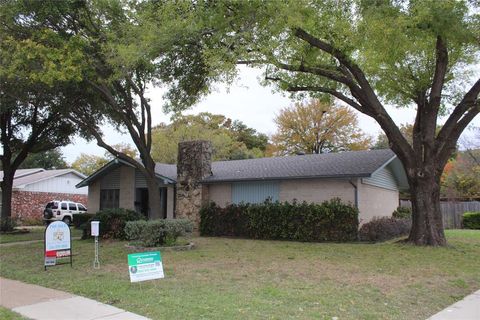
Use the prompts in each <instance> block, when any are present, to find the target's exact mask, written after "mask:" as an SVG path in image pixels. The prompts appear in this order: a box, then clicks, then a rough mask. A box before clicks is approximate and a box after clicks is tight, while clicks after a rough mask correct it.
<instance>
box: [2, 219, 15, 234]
mask: <svg viewBox="0 0 480 320" xmlns="http://www.w3.org/2000/svg"><path fill="white" fill-rule="evenodd" d="M16 226H17V220H16V219H15V218H12V217H2V218H0V231H4V232H5V231H7V232H8V231H13V229H15V227H16Z"/></svg>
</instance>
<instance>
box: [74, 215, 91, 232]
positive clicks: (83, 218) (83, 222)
mask: <svg viewBox="0 0 480 320" xmlns="http://www.w3.org/2000/svg"><path fill="white" fill-rule="evenodd" d="M94 217H95V215H94V214H91V213H79V214H75V215H73V221H72V223H73V226H74V227H75V228H76V229H82V228H90V224H89V223H88V222H90V221H91V220H92V219H93V218H94Z"/></svg>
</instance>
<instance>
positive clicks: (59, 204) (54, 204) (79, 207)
mask: <svg viewBox="0 0 480 320" xmlns="http://www.w3.org/2000/svg"><path fill="white" fill-rule="evenodd" d="M86 212H87V208H86V207H85V206H84V205H83V204H81V203H77V202H72V201H68V200H62V201H58V200H54V201H50V202H49V203H48V204H47V206H46V207H45V210H44V211H43V219H44V220H61V221H63V222H65V223H66V224H70V223H71V222H72V221H73V219H74V215H75V214H79V213H86Z"/></svg>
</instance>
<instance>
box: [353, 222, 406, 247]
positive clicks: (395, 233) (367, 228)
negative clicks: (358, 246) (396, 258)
mask: <svg viewBox="0 0 480 320" xmlns="http://www.w3.org/2000/svg"><path fill="white" fill-rule="evenodd" d="M411 227H412V221H411V220H410V219H397V218H394V217H381V218H373V220H371V221H370V222H367V223H365V224H363V225H362V226H361V228H360V230H359V231H358V237H359V239H360V240H361V241H373V242H377V241H386V240H390V239H393V238H397V237H400V236H405V235H408V233H409V232H410V228H411Z"/></svg>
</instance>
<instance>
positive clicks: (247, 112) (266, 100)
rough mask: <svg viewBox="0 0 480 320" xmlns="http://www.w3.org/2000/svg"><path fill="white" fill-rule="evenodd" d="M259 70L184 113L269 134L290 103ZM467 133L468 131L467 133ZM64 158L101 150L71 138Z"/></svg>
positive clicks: (399, 114)
mask: <svg viewBox="0 0 480 320" xmlns="http://www.w3.org/2000/svg"><path fill="white" fill-rule="evenodd" d="M261 75H262V71H261V70H258V69H251V68H248V67H244V66H243V67H241V69H240V74H239V79H238V80H237V81H236V82H235V83H234V84H233V85H231V86H230V87H229V88H226V87H225V86H217V90H215V91H214V92H212V93H211V94H210V95H209V96H208V97H206V98H204V99H203V100H202V101H201V102H200V103H198V104H197V105H196V106H194V107H192V108H191V109H190V110H188V111H186V112H185V113H188V114H196V113H199V112H211V113H214V114H223V115H225V116H227V117H228V118H231V119H232V120H241V121H243V122H244V123H245V124H246V125H247V126H249V127H252V128H255V129H256V130H257V131H259V132H262V133H266V134H268V135H271V134H273V133H274V132H275V123H274V122H273V118H274V117H275V115H276V114H278V112H279V111H280V109H282V108H283V107H286V106H289V105H291V104H292V103H293V101H292V100H290V99H289V97H288V95H282V94H281V93H274V92H273V91H272V88H271V87H263V86H261V85H260V84H259V81H260V77H261ZM148 96H149V97H150V98H151V100H152V103H151V105H152V108H153V110H152V116H153V122H154V124H158V123H160V122H167V123H168V122H169V119H170V115H166V114H164V113H163V112H162V107H161V106H162V104H163V101H162V91H161V90H160V89H155V88H154V89H152V90H151V91H150V92H149V95H148ZM387 111H388V112H389V114H390V115H391V117H392V118H393V119H394V120H395V122H396V123H397V124H403V123H412V122H413V121H414V118H415V110H414V109H409V108H401V109H397V108H388V109H387ZM358 118H359V125H360V127H361V128H362V129H363V130H364V131H365V132H366V133H368V134H370V135H372V136H373V137H376V136H377V135H378V133H379V132H380V130H381V129H380V127H379V126H378V124H377V123H376V122H375V121H374V120H373V119H371V118H370V117H368V116H366V115H363V114H360V113H358ZM473 125H474V126H477V127H478V126H480V117H476V118H475V120H474V122H473ZM104 132H105V136H106V139H105V140H106V141H107V142H108V143H111V144H116V143H119V142H127V143H130V144H132V145H133V143H132V142H131V139H130V137H129V136H128V135H126V134H124V135H122V134H120V133H118V132H116V131H115V130H114V129H112V128H108V127H105V128H104ZM467 134H468V132H467ZM62 151H63V154H64V156H65V160H66V161H67V162H68V163H72V162H73V161H74V160H75V159H76V158H77V157H78V156H79V155H80V154H81V153H82V152H83V153H87V154H95V155H101V156H102V155H104V153H105V151H104V149H102V148H100V147H98V146H97V145H96V143H95V142H90V143H87V142H86V141H85V140H83V139H79V138H77V139H75V141H74V143H73V144H70V145H68V146H66V147H63V148H62Z"/></svg>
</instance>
